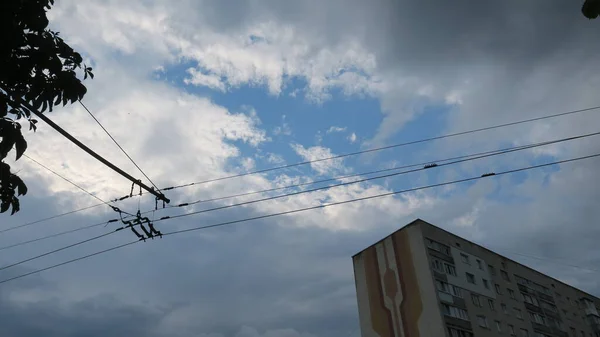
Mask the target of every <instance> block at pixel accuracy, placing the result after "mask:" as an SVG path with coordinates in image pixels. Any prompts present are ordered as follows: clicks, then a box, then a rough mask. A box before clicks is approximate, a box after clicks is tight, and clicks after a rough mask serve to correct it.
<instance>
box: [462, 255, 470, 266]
mask: <svg viewBox="0 0 600 337" xmlns="http://www.w3.org/2000/svg"><path fill="white" fill-rule="evenodd" d="M460 259H461V260H462V262H464V263H466V264H471V262H469V256H467V254H463V253H460Z"/></svg>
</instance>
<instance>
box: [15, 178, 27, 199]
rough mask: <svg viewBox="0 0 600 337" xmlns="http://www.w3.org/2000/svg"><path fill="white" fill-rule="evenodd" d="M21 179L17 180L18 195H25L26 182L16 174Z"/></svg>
mask: <svg viewBox="0 0 600 337" xmlns="http://www.w3.org/2000/svg"><path fill="white" fill-rule="evenodd" d="M15 177H16V178H17V179H18V180H19V181H18V182H17V194H18V195H25V194H27V186H26V185H25V183H24V182H23V180H21V178H19V177H17V176H15Z"/></svg>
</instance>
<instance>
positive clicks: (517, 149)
mask: <svg viewBox="0 0 600 337" xmlns="http://www.w3.org/2000/svg"><path fill="white" fill-rule="evenodd" d="M599 134H600V132H595V133H591V134H587V135H581V136H574V137H569V138H562V139H558V140H553V141H546V142H541V143H537V144H532V145H525V146H518V147H513V148H508V149H504V150H501V151H488V152H487V153H486V152H482V154H481V155H475V156H469V157H468V158H463V159H458V160H454V161H449V162H445V163H441V164H438V163H437V162H433V163H431V162H430V164H425V165H424V166H421V167H419V168H415V169H410V170H406V171H400V172H394V173H388V174H384V175H380V176H375V177H370V178H363V179H358V180H354V181H349V182H341V183H338V184H333V185H329V186H323V187H318V188H313V189H308V190H303V191H297V192H292V193H286V194H281V195H276V196H271V197H266V198H262V199H256V200H250V201H245V202H240V203H235V204H231V205H224V206H218V207H213V208H209V209H203V210H199V211H195V212H191V213H188V214H201V213H208V212H212V211H217V210H223V209H228V208H233V207H239V206H245V205H250V204H254V203H258V202H263V201H270V200H275V199H280V198H287V197H290V196H295V195H300V194H306V193H312V192H316V191H322V190H328V189H331V188H335V187H341V186H348V185H354V184H359V183H362V182H366V181H371V180H377V179H383V178H390V177H395V176H399V175H403V174H408V173H414V172H418V171H424V170H428V169H432V168H437V167H443V166H449V165H455V164H459V163H463V162H467V161H472V160H477V159H482V158H487V157H492V156H497V155H502V154H506V153H511V152H516V151H522V150H526V149H530V148H535V147H539V146H544V145H550V144H556V143H560V142H565V141H569V140H574V139H579V138H584V137H590V136H595V135H599ZM200 202H202V201H201V200H200V201H197V202H192V203H189V204H187V205H186V204H185V203H183V204H180V205H183V207H187V206H189V205H193V204H194V203H200ZM180 207H181V206H180ZM145 213H147V212H145ZM175 217H176V216H175ZM165 218H169V217H168V216H167V217H163V218H161V220H162V219H165Z"/></svg>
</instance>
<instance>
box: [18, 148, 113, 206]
mask: <svg viewBox="0 0 600 337" xmlns="http://www.w3.org/2000/svg"><path fill="white" fill-rule="evenodd" d="M23 157H25V158H27V159H29V160H31V161H32V162H34V163H36V164H38V165H39V166H41V167H42V168H44V169H46V170H47V171H49V172H51V173H53V174H54V175H55V176H57V177H59V178H61V179H62V180H64V181H66V182H68V183H69V184H71V185H73V186H75V187H77V188H78V189H80V190H81V191H83V192H85V193H86V194H87V195H89V196H91V197H92V198H94V199H96V200H98V201H100V202H101V203H103V204H106V205H108V202H107V201H104V200H102V199H100V198H99V197H98V196H97V195H95V194H93V193H91V192H90V191H88V190H86V189H85V188H83V187H81V186H79V185H78V184H76V183H74V182H73V181H71V180H69V179H67V178H65V177H64V176H62V175H61V174H59V173H58V172H56V171H54V170H53V169H51V168H49V167H48V166H46V165H44V164H42V163H40V162H39V161H37V160H35V159H33V158H31V157H29V156H28V155H26V154H23Z"/></svg>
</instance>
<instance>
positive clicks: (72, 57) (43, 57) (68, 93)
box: [0, 0, 94, 214]
mask: <svg viewBox="0 0 600 337" xmlns="http://www.w3.org/2000/svg"><path fill="white" fill-rule="evenodd" d="M52 5H54V0H0V34H1V35H0V65H1V68H0V213H4V212H6V211H7V210H9V209H10V208H11V207H12V212H11V214H14V213H16V212H18V211H19V209H20V206H19V199H18V196H21V195H25V194H26V193H27V187H26V185H25V183H24V182H23V180H21V178H19V177H18V176H17V175H16V174H15V173H13V172H11V170H10V165H8V164H7V163H5V162H4V159H5V158H6V156H7V155H8V153H9V152H10V151H11V150H12V149H13V148H14V150H15V152H16V160H18V159H19V158H20V157H21V156H22V155H23V153H24V152H25V150H26V149H27V142H26V141H25V138H24V137H23V134H22V131H21V123H20V122H22V121H24V120H26V121H24V122H25V125H27V123H28V124H29V130H33V131H35V130H36V128H37V127H36V123H37V121H36V120H35V119H33V118H31V112H30V111H29V110H28V109H27V108H25V107H24V106H23V103H26V104H29V105H30V106H33V107H34V108H35V109H36V110H37V111H38V112H42V113H43V112H45V111H46V110H48V111H52V107H53V106H55V105H59V104H62V105H63V106H65V105H66V104H67V103H74V102H76V101H77V100H80V99H81V98H83V96H84V95H85V93H86V91H87V90H86V88H85V86H84V85H83V83H81V80H80V79H79V78H78V77H77V75H78V74H77V72H80V73H82V74H83V77H84V79H86V78H87V77H88V76H90V77H91V78H93V76H94V75H93V74H92V68H90V67H87V66H85V64H83V59H82V57H81V55H80V54H79V53H77V52H75V51H74V50H73V48H71V47H69V45H67V44H66V43H65V42H64V41H63V39H62V38H60V37H59V34H58V32H54V31H52V30H50V29H48V28H47V27H48V18H47V17H46V12H47V11H48V10H49V9H50V8H51V6H52Z"/></svg>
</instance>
